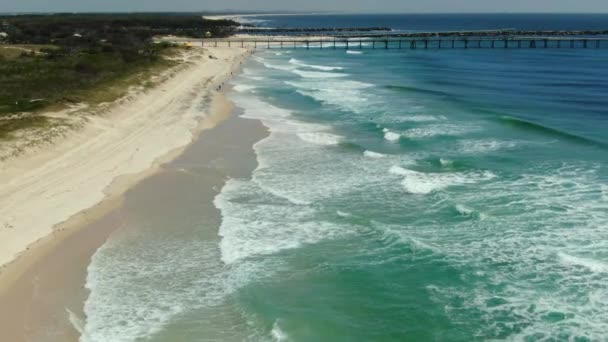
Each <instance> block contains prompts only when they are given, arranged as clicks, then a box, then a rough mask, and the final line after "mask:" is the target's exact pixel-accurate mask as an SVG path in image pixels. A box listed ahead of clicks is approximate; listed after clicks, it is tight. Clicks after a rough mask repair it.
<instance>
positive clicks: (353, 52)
mask: <svg viewBox="0 0 608 342" xmlns="http://www.w3.org/2000/svg"><path fill="white" fill-rule="evenodd" d="M346 53H347V54H349V55H361V54H363V51H353V50H346Z"/></svg>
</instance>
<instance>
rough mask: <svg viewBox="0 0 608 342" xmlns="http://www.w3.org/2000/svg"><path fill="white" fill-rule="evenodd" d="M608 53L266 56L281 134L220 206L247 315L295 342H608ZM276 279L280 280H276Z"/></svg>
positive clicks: (257, 95)
mask: <svg viewBox="0 0 608 342" xmlns="http://www.w3.org/2000/svg"><path fill="white" fill-rule="evenodd" d="M605 58H606V52H604V51H552V52H537V51H515V52H500V53H496V52H492V51H490V52H484V51H476V52H471V53H469V52H466V53H463V52H462V51H450V52H445V53H444V52H440V53H434V52H411V51H410V52H407V53H403V52H380V53H377V52H371V51H366V52H364V53H363V54H353V53H347V52H345V51H338V52H335V53H327V52H298V51H290V52H287V53H286V52H280V51H274V52H266V53H262V54H258V55H257V56H256V57H254V60H253V61H252V62H251V63H250V64H249V65H248V67H247V68H246V69H245V72H244V75H243V76H242V77H241V78H240V80H238V81H237V82H236V84H238V85H237V87H236V90H237V91H240V92H239V93H238V94H235V95H234V99H235V101H236V103H237V104H238V105H239V106H241V107H242V108H244V109H245V116H248V117H253V118H258V119H261V120H262V121H263V122H264V123H265V124H266V125H267V126H268V127H270V129H271V131H272V134H271V136H270V137H269V138H267V139H265V140H263V141H262V142H260V143H258V144H257V145H256V152H257V154H258V159H259V160H260V162H261V166H260V167H259V168H258V169H257V170H256V172H255V173H254V178H253V180H251V181H241V180H232V181H230V182H229V184H228V186H226V188H225V189H224V191H223V192H222V194H221V195H220V196H219V197H218V198H217V199H216V202H217V204H218V207H219V208H220V209H222V213H223V215H224V221H223V223H222V227H221V229H220V235H221V236H222V242H221V248H222V259H223V260H224V262H226V263H229V264H238V263H240V262H243V261H245V262H253V263H258V262H259V263H260V264H264V263H267V262H270V263H271V264H272V265H273V267H272V268H270V269H269V270H267V271H266V272H268V275H267V276H266V277H264V278H263V279H259V280H257V281H253V282H252V283H251V284H248V285H247V286H245V287H244V288H242V289H241V290H239V291H238V300H239V305H242V307H243V308H244V310H245V311H246V312H247V313H248V314H250V315H253V316H254V317H256V319H257V320H259V321H260V323H259V324H263V325H264V326H266V327H267V329H270V327H271V326H272V327H274V328H273V329H274V330H273V331H275V333H277V332H278V333H277V334H278V335H280V336H285V338H286V339H288V340H294V341H319V340H332V341H336V340H343V341H348V340H412V341H428V340H449V341H470V340H487V339H512V340H534V341H535V340H548V341H552V340H577V341H579V340H580V341H585V340H602V339H603V338H604V337H605V335H606V333H607V332H608V325H607V322H608V305H607V304H606V303H607V301H606V300H605V299H606V298H608V291H607V290H608V283H607V282H606V280H607V277H608V249H607V248H606V247H607V246H608V231H607V230H606V229H607V228H608V172H607V169H606V165H607V164H606V163H607V161H608V153H607V151H608V150H607V148H608V139H607V138H608V136H607V135H606V132H608V130H607V129H608V115H607V114H608V112H607V109H608V99H607V98H606V97H605V96H603V94H605V91H606V90H607V89H608V87H607V86H608V84H607V83H606V76H607V74H608V70H606V69H605V68H603V67H602V63H603V62H602V61H603V60H604V59H605ZM276 264H278V265H276Z"/></svg>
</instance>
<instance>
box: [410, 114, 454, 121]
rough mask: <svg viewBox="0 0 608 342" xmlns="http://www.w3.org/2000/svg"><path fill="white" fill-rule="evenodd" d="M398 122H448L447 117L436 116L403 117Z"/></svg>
mask: <svg viewBox="0 0 608 342" xmlns="http://www.w3.org/2000/svg"><path fill="white" fill-rule="evenodd" d="M398 120H399V121H403V122H408V121H409V122H429V121H440V120H446V117H445V116H436V115H403V116H399V117H398Z"/></svg>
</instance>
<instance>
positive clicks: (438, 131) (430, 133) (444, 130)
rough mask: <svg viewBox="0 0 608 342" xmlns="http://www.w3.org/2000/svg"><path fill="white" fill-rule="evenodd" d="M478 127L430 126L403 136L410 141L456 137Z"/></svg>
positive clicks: (409, 130)
mask: <svg viewBox="0 0 608 342" xmlns="http://www.w3.org/2000/svg"><path fill="white" fill-rule="evenodd" d="M478 129H479V128H478V127H473V126H457V125H445V124H438V125H431V126H426V127H417V128H411V129H408V130H406V131H405V132H403V135H404V136H406V137H408V138H410V139H422V138H432V137H435V136H456V135H463V134H466V133H470V132H474V131H476V130H478Z"/></svg>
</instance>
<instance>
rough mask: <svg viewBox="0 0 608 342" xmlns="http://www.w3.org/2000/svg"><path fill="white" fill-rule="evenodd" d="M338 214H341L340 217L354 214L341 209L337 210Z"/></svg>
mask: <svg viewBox="0 0 608 342" xmlns="http://www.w3.org/2000/svg"><path fill="white" fill-rule="evenodd" d="M336 214H338V216H340V217H351V216H353V215H352V214H350V213H347V212H344V211H341V210H336Z"/></svg>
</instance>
